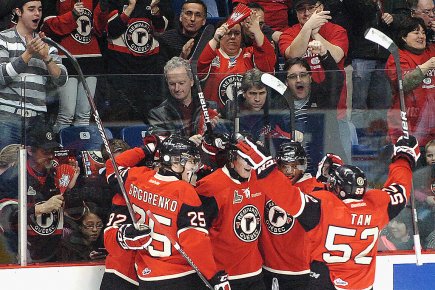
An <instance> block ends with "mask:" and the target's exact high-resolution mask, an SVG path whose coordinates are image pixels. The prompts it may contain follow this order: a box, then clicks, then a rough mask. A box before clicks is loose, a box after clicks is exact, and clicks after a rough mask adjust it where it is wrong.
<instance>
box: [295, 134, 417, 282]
mask: <svg viewBox="0 0 435 290" xmlns="http://www.w3.org/2000/svg"><path fill="white" fill-rule="evenodd" d="M419 156H420V152H419V147H418V143H417V141H416V139H415V137H413V136H410V137H409V139H405V138H403V137H401V138H399V140H398V141H397V143H396V144H395V146H394V154H393V158H392V160H393V162H392V164H391V165H390V171H389V175H388V179H387V181H386V182H385V184H384V187H383V188H382V190H381V189H372V190H368V191H367V190H366V187H367V180H366V177H365V174H364V172H363V171H362V170H361V169H359V168H358V167H356V166H352V165H343V166H340V167H338V168H337V169H336V170H334V171H333V172H332V176H331V177H330V179H329V190H328V191H327V190H322V191H316V192H314V193H313V196H314V197H315V198H312V199H307V200H306V204H305V210H304V212H303V213H302V214H301V215H300V216H299V217H298V219H299V222H300V223H301V224H302V225H303V226H304V228H305V229H306V230H308V236H309V240H310V245H309V249H310V251H311V272H312V273H311V279H310V282H309V287H308V288H307V289H322V290H325V289H326V290H329V289H372V287H373V283H374V279H375V266H376V251H377V241H378V236H379V232H380V230H381V229H382V228H384V227H385V226H386V225H387V224H388V222H389V221H390V220H391V219H393V218H394V217H395V216H397V214H398V213H399V212H400V211H401V210H402V209H403V208H404V207H405V204H406V202H407V199H408V198H409V195H410V191H411V182H412V171H411V168H413V167H414V166H415V163H416V162H417V160H418V158H419ZM332 193H333V194H332ZM315 204H320V211H319V209H318V208H317V209H315V210H313V209H312V206H313V205H315Z"/></svg>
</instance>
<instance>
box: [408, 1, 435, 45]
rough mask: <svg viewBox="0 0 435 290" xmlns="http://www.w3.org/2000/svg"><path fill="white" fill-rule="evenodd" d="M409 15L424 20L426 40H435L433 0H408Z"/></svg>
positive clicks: (434, 8)
mask: <svg viewBox="0 0 435 290" xmlns="http://www.w3.org/2000/svg"><path fill="white" fill-rule="evenodd" d="M408 3H409V7H410V8H411V16H412V17H418V18H421V19H423V20H424V24H425V25H426V41H427V42H435V4H434V2H433V0H408Z"/></svg>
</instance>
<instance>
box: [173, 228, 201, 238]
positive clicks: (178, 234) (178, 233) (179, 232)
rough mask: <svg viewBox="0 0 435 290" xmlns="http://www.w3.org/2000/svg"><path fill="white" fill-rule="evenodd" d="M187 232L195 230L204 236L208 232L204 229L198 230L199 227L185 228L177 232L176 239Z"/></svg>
mask: <svg viewBox="0 0 435 290" xmlns="http://www.w3.org/2000/svg"><path fill="white" fill-rule="evenodd" d="M187 230H197V231H199V232H203V233H205V234H206V235H208V231H207V230H206V229H204V228H200V227H187V228H182V229H179V230H178V232H177V237H180V234H181V233H183V232H185V231H187Z"/></svg>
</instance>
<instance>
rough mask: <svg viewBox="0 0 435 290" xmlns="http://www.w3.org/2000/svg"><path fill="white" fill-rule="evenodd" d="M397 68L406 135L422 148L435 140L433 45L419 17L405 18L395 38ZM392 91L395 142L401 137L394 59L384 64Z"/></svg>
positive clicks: (390, 125)
mask: <svg viewBox="0 0 435 290" xmlns="http://www.w3.org/2000/svg"><path fill="white" fill-rule="evenodd" d="M397 45H398V46H399V49H400V50H399V55H400V66H401V68H402V73H403V90H404V93H405V106H406V113H407V116H406V117H407V118H408V126H409V133H410V134H413V135H414V136H415V137H416V138H417V139H418V142H419V144H420V146H425V145H426V143H427V142H428V141H429V140H432V139H435V123H434V122H435V113H434V112H435V90H434V84H435V73H434V71H435V56H434V55H435V45H434V44H433V43H432V44H427V43H426V34H425V25H424V21H423V20H422V19H421V18H415V17H413V18H406V19H405V20H404V21H403V23H402V24H401V27H400V29H399V33H398V35H397ZM386 69H387V74H388V77H389V79H390V82H391V86H392V89H393V93H394V97H393V105H392V107H391V108H390V110H389V111H388V115H387V116H388V129H389V136H390V138H391V139H392V140H393V141H395V140H396V139H397V138H398V137H399V136H400V135H401V134H402V122H401V118H400V111H399V110H400V102H399V92H398V86H397V72H396V68H395V64H394V59H393V56H390V57H389V58H388V61H387V64H386Z"/></svg>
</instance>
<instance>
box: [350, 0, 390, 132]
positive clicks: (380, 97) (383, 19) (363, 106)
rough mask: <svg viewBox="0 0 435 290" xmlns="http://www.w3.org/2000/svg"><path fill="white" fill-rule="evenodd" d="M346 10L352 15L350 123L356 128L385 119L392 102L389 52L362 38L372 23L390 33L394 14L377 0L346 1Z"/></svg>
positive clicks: (365, 126) (373, 25) (372, 25)
mask: <svg viewBox="0 0 435 290" xmlns="http://www.w3.org/2000/svg"><path fill="white" fill-rule="evenodd" d="M346 4H347V5H346V6H347V10H348V11H349V13H350V15H351V16H352V28H351V29H350V30H349V31H348V35H349V40H350V48H349V58H351V59H352V68H353V71H352V83H353V89H352V123H353V124H354V125H355V127H356V128H367V127H369V125H370V122H372V121H375V120H383V121H384V122H386V114H385V110H386V109H388V108H389V107H390V106H391V87H390V86H389V83H388V78H387V75H386V73H385V70H384V68H385V63H386V62H387V58H388V56H389V55H390V53H389V52H388V51H387V50H386V49H385V48H383V47H382V46H380V45H378V44H375V43H373V42H372V41H369V40H367V39H365V37H364V33H365V31H366V30H367V29H368V28H370V27H374V28H376V29H379V30H381V31H383V32H385V33H387V34H390V33H391V30H390V24H392V23H393V20H394V18H393V16H392V15H391V14H389V13H383V11H381V10H380V9H379V7H378V5H377V2H376V1H365V0H358V1H349V3H346Z"/></svg>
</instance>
